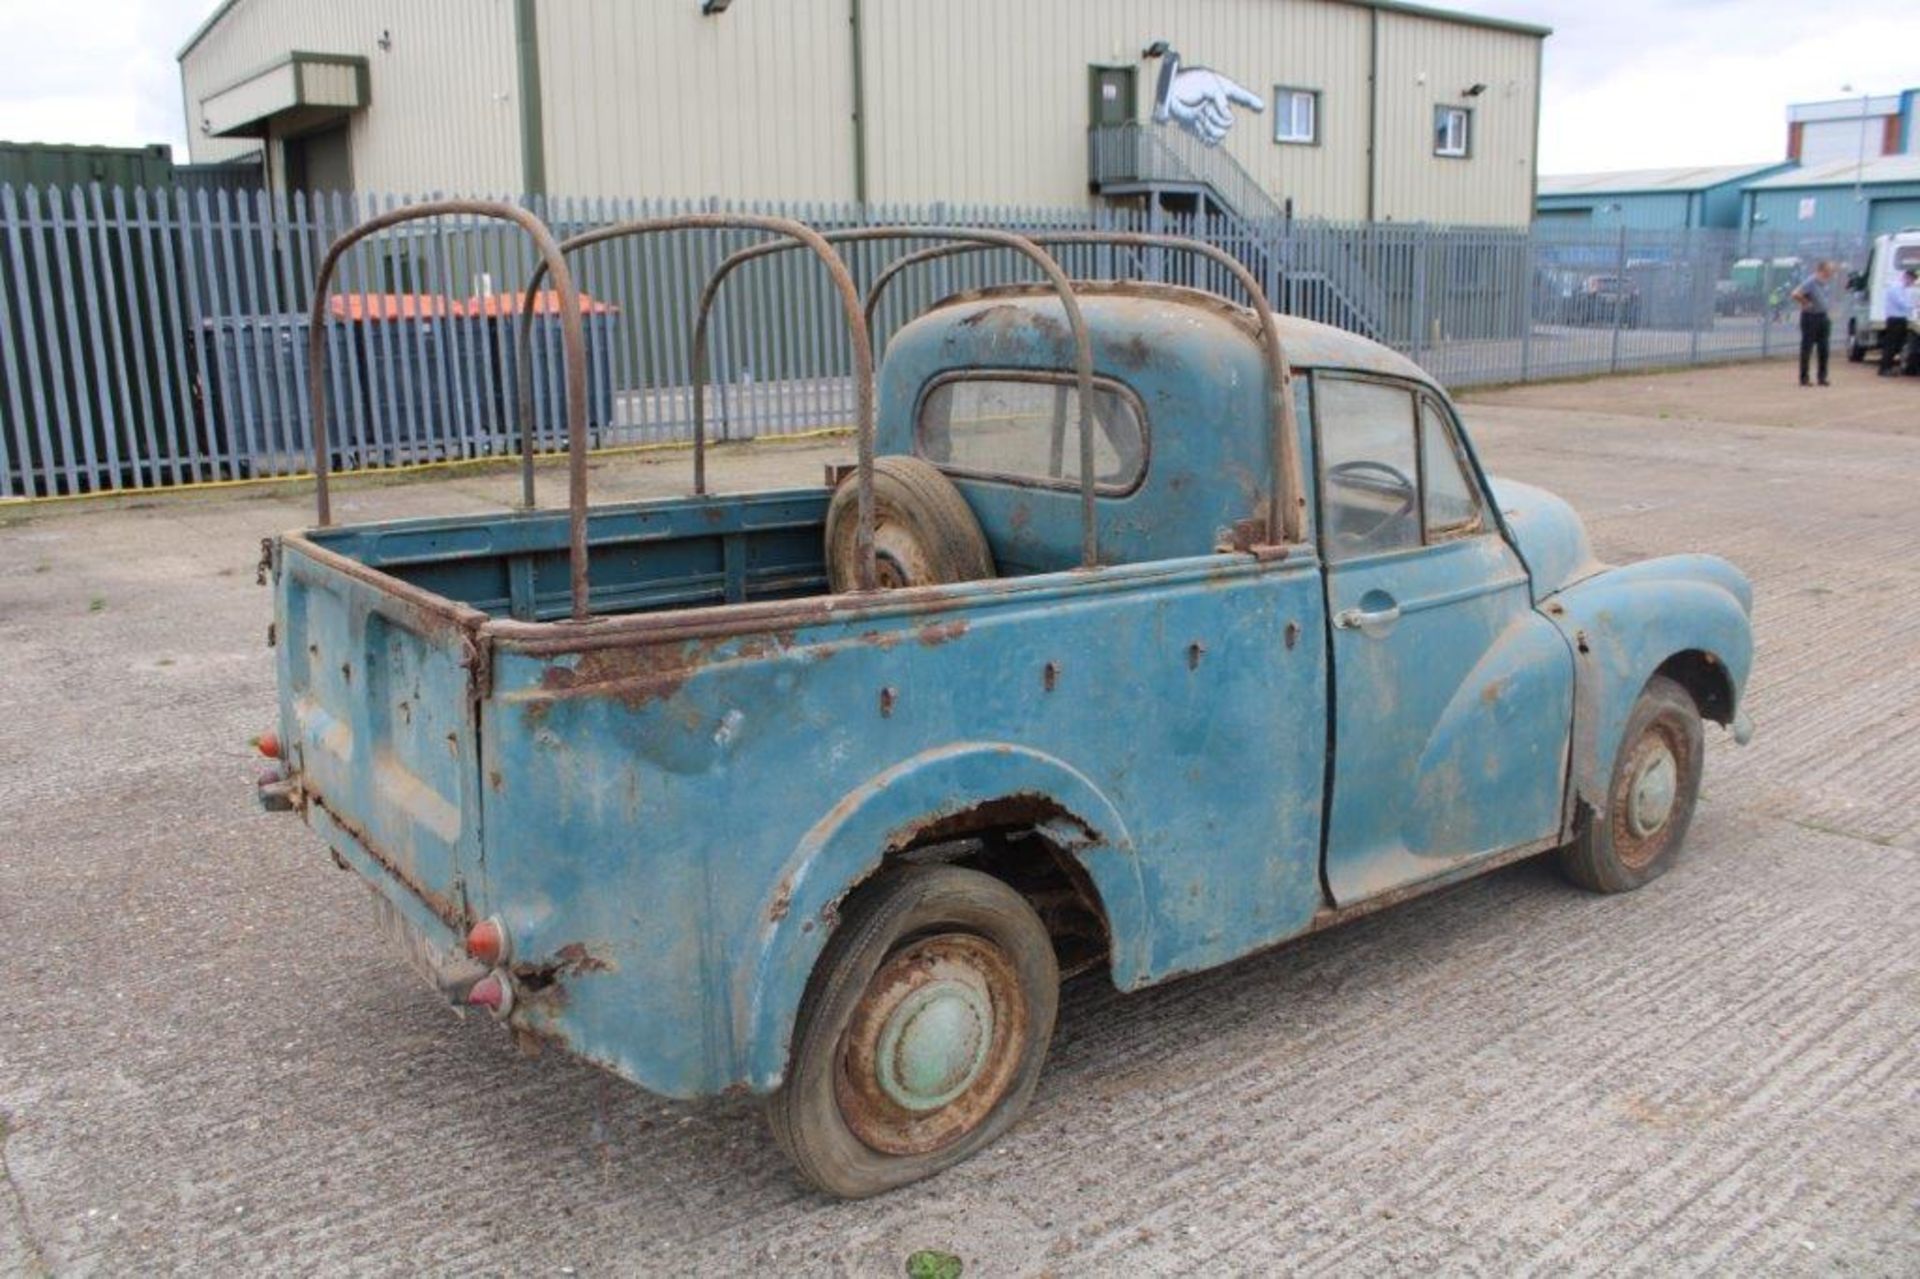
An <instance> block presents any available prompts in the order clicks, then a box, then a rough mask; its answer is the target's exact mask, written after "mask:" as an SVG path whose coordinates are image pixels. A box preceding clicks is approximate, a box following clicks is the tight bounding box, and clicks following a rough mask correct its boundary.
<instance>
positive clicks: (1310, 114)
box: [1273, 84, 1320, 146]
mask: <svg viewBox="0 0 1920 1279" xmlns="http://www.w3.org/2000/svg"><path fill="white" fill-rule="evenodd" d="M1273 140H1274V141H1275V142H1291V143H1294V144H1296V145H1300V146H1317V145H1319V142H1320V91H1319V90H1318V89H1290V88H1288V87H1287V86H1286V85H1284V84H1278V85H1275V86H1274V88H1273Z"/></svg>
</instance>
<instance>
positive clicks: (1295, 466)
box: [694, 231, 1307, 543]
mask: <svg viewBox="0 0 1920 1279" xmlns="http://www.w3.org/2000/svg"><path fill="white" fill-rule="evenodd" d="M825 234H826V238H827V239H828V240H833V241H838V240H842V239H846V240H852V239H865V238H878V237H869V236H863V235H861V234H860V233H859V232H858V231H850V232H835V231H829V232H826V233H825ZM903 238H904V237H903ZM1022 238H1024V239H1027V240H1030V241H1032V242H1033V243H1034V244H1036V245H1053V244H1089V245H1100V244H1105V245H1114V246H1117V247H1123V248H1158V249H1170V250H1173V251H1175V252H1181V253H1191V254H1195V255H1197V256H1199V257H1203V258H1206V259H1207V260H1209V261H1211V262H1214V263H1216V264H1218V265H1219V266H1221V267H1223V268H1224V269H1225V270H1226V271H1227V273H1228V274H1230V275H1232V276H1233V278H1234V280H1235V281H1236V282H1237V283H1238V284H1239V285H1240V287H1241V288H1242V289H1243V290H1245V292H1246V294H1247V298H1248V300H1249V301H1250V302H1251V303H1252V304H1253V310H1254V314H1255V316H1256V317H1257V318H1258V320H1259V322H1260V335H1261V346H1262V354H1263V356H1264V357H1265V360H1266V364H1267V387H1268V389H1267V407H1268V412H1269V416H1270V420H1271V423H1272V426H1271V432H1272V444H1271V447H1272V452H1273V468H1274V471H1273V484H1272V492H1271V493H1270V494H1269V496H1268V502H1267V530H1268V531H1267V537H1268V538H1269V539H1272V540H1275V541H1278V542H1281V543H1294V542H1300V541H1303V540H1304V539H1305V536H1306V532H1305V529H1306V501H1307V499H1306V485H1305V479H1304V471H1303V468H1302V465H1301V460H1300V446H1299V441H1300V435H1299V429H1298V426H1299V420H1298V416H1297V413H1296V410H1295V408H1294V402H1293V368H1292V365H1290V364H1289V363H1288V361H1287V357H1286V351H1285V349H1284V347H1283V346H1282V344H1281V341H1280V330H1279V324H1278V322H1277V320H1276V319H1275V318H1274V312H1273V306H1272V304H1271V303H1270V302H1268V300H1267V294H1266V290H1265V289H1263V288H1262V287H1261V286H1260V281H1259V280H1258V279H1257V278H1256V277H1255V276H1254V275H1253V273H1252V272H1251V271H1249V270H1247V268H1246V266H1245V265H1244V264H1242V263H1241V262H1240V261H1239V260H1238V259H1237V258H1235V257H1233V256H1232V255H1231V254H1229V253H1227V252H1226V251H1225V250H1223V249H1220V248H1217V247H1216V246H1214V245H1211V244H1207V243H1205V242H1204V241H1200V240H1194V239H1190V238H1188V237H1186V236H1178V235H1154V234H1150V233H1146V232H1135V231H1034V232H1031V233H1029V234H1027V235H1026V236H1024V237H1022ZM795 247H797V246H796V245H794V244H792V243H785V244H783V243H780V242H779V241H768V242H767V243H765V244H756V245H751V246H749V247H747V248H745V249H741V250H739V251H738V252H736V253H734V254H733V255H732V256H730V257H728V258H727V259H726V260H724V261H722V262H721V263H720V265H719V266H718V267H717V268H715V270H714V273H713V275H712V276H711V277H709V279H708V281H707V287H706V290H705V291H704V292H703V293H702V294H701V298H700V312H699V316H698V319H697V320H696V321H695V332H696V333H698V332H701V331H703V330H704V328H705V326H706V323H707V316H708V311H709V310H710V308H711V307H712V305H713V299H714V296H715V295H716V294H717V293H718V291H719V287H720V284H721V282H722V281H723V280H725V279H726V277H727V276H728V275H730V274H732V273H733V272H734V271H735V270H737V269H738V268H740V267H742V266H745V265H746V264H747V263H748V262H751V261H754V260H756V259H758V258H761V257H765V256H767V255H768V254H772V253H779V252H783V251H786V250H789V249H792V248H795ZM990 247H993V246H992V245H987V244H942V245H934V246H932V247H930V248H926V249H920V250H917V251H916V252H913V253H910V254H907V255H906V256H904V257H901V258H898V259H896V260H894V261H892V262H890V263H888V264H887V265H886V266H885V267H884V268H883V269H882V270H881V271H880V272H879V273H878V274H877V275H876V276H875V277H874V281H873V284H872V286H871V287H870V288H869V289H868V290H867V299H866V305H865V308H864V318H865V320H866V322H867V326H868V331H869V332H870V333H871V332H872V326H873V316H874V313H875V311H876V309H877V308H878V306H879V301H880V295H881V293H882V291H883V290H884V289H885V288H886V286H887V285H888V284H889V283H891V282H892V281H893V279H894V278H895V277H896V276H898V275H899V274H901V273H902V272H903V271H905V270H906V269H907V268H908V267H912V266H917V265H920V264H922V263H926V262H934V261H938V260H939V259H942V258H946V257H952V256H955V255H957V254H961V253H970V252H978V251H979V250H980V249H982V248H990ZM1074 317H1075V324H1076V326H1078V323H1079V321H1078V314H1077V308H1076V310H1075V312H1074ZM1086 399H1087V393H1086V390H1085V385H1084V384H1083V385H1082V388H1081V400H1082V404H1083V406H1084V404H1085V402H1086ZM1085 417H1086V414H1085V411H1084V408H1083V412H1082V422H1081V452H1082V454H1083V455H1084V454H1086V453H1087V452H1089V451H1090V449H1089V445H1088V438H1087V427H1086V422H1085ZM701 426H702V422H701V419H700V417H699V413H698V411H697V409H696V412H695V421H694V430H695V437H694V443H695V448H696V449H697V448H698V447H699V445H700V435H701V433H702V431H701ZM1081 465H1082V477H1083V479H1084V478H1085V477H1086V476H1087V475H1089V474H1090V473H1091V464H1090V463H1089V462H1088V461H1087V460H1086V458H1085V457H1084V456H1083V458H1082V463H1081ZM1091 494H1092V490H1091V486H1086V485H1083V495H1082V500H1083V504H1084V506H1085V507H1086V515H1085V518H1086V520H1087V521H1089V522H1090V521H1091V519H1092V516H1091V507H1092V502H1091Z"/></svg>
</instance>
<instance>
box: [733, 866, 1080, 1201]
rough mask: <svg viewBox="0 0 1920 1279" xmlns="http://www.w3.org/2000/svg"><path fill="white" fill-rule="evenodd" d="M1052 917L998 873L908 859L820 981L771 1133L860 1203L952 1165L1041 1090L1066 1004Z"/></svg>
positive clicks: (862, 908)
mask: <svg viewBox="0 0 1920 1279" xmlns="http://www.w3.org/2000/svg"><path fill="white" fill-rule="evenodd" d="M1059 1000H1060V970H1059V966H1058V964H1057V962H1056V960H1055V958H1054V952H1053V943H1052V939H1051V938H1049V937H1048V935H1047V929H1046V925H1045V924H1043V923H1042V922H1041V921H1040V917H1039V916H1038V915H1037V914H1035V913H1034V910H1033V907H1032V906H1030V905H1028V903H1027V901H1026V899H1025V898H1023V897H1022V896H1021V895H1020V894H1019V893H1017V892H1015V891H1014V890H1013V889H1012V888H1010V887H1008V886H1007V885H1006V884H1004V883H1002V882H1001V881H999V880H997V879H995V878H993V877H992V876H991V875H985V874H982V873H980V872H979V871H975V870H967V869H964V868H961V867H957V866H911V867H906V868H903V869H900V870H896V871H892V872H889V873H887V874H885V875H884V876H882V877H881V878H879V879H877V880H875V881H874V882H873V883H871V884H869V885H867V886H866V887H864V888H862V889H861V890H860V891H859V892H858V893H857V894H856V895H855V896H854V898H853V900H852V901H851V902H850V903H849V904H848V906H847V908H846V910H845V912H844V914H843V915H842V918H841V923H840V927H839V929H838V930H837V931H836V932H835V933H834V935H833V937H832V938H831V940H829V941H828V943H827V947H826V949H825V951H824V952H823V953H822V954H821V956H820V960H819V962H818V963H817V964H816V965H815V967H814V971H813V976H812V977H811V979H810V980H809V981H808V984H807V993H806V996H805V999H804V1000H803V1002H802V1003H801V1006H800V1016H799V1020H798V1024H797V1025H796V1027H795V1031H794V1039H793V1052H792V1057H791V1059H790V1061H789V1063H788V1069H787V1078H786V1082H785V1083H784V1084H783V1085H782V1086H781V1088H780V1090H779V1091H778V1092H777V1093H775V1094H774V1095H773V1097H772V1098H771V1099H770V1101H769V1103H768V1120H769V1122H770V1124H771V1127H772V1129H773V1136H774V1140H775V1141H776V1142H778V1143H779V1145H780V1148H781V1149H782V1150H784V1151H785V1152H786V1154H787V1157H788V1158H789V1159H791V1160H792V1161H793V1164H794V1167H795V1168H796V1169H797V1170H798V1171H799V1173H800V1175H801V1176H802V1177H803V1178H805V1179H806V1180H807V1181H808V1182H810V1183H811V1184H813V1185H814V1186H816V1187H818V1188H819V1189H821V1190H824V1191H826V1192H827V1193H828V1194H833V1195H840V1196H843V1197H845V1198H848V1199H861V1198H865V1197H867V1196H869V1195H876V1194H880V1193H882V1192H883V1191H887V1190H892V1189H894V1188H895V1187H898V1186H904V1185H906V1184H908V1183H909V1182H914V1181H919V1180H920V1179H922V1178H923V1177H930V1176H932V1175H933V1174H935V1173H937V1172H941V1171H943V1170H945V1169H947V1168H951V1167H953V1166H954V1165H955V1164H957V1163H960V1162H961V1161H962V1160H964V1159H967V1158H968V1157H970V1156H971V1155H973V1154H975V1153H976V1152H978V1151H980V1150H982V1149H984V1148H985V1147H986V1146H988V1145H990V1144H992V1143H993V1142H994V1141H995V1140H997V1139H998V1138H999V1137H1000V1135H1001V1134H1002V1133H1004V1132H1006V1130H1007V1129H1008V1128H1010V1127H1012V1126H1013V1124H1014V1122H1015V1121H1016V1120H1018V1119H1019V1117H1020V1115H1021V1114H1022V1113H1023V1112H1024V1111H1025V1110H1026V1108H1027V1103H1028V1101H1030V1100H1031V1099H1032V1097H1033V1090H1034V1086H1035V1085H1036V1084H1037V1083H1038V1082H1039V1078H1040V1070H1041V1067H1042V1066H1043V1065H1044V1064H1045V1062H1046V1056H1047V1046H1048V1044H1049V1043H1050V1042H1051V1041H1052V1038H1053V1023H1054V1016H1055V1014H1056V1012H1057V1011H1058V1008H1059Z"/></svg>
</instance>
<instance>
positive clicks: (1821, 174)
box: [1745, 155, 1920, 235]
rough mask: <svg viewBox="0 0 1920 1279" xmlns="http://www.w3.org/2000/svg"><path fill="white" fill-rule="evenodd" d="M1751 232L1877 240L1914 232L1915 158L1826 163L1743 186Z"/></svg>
mask: <svg viewBox="0 0 1920 1279" xmlns="http://www.w3.org/2000/svg"><path fill="white" fill-rule="evenodd" d="M1745 206H1746V218H1745V221H1746V224H1747V226H1749V227H1750V228H1751V229H1752V230H1754V231H1755V232H1762V231H1772V232H1776V233H1786V234H1791V233H1796V232H1811V233H1815V234H1828V233H1832V232H1840V233H1845V234H1854V235H1858V234H1862V233H1864V234H1867V235H1882V234H1885V233H1886V232H1888V231H1898V230H1899V229H1900V228H1902V227H1910V226H1915V227H1920V155H1883V156H1876V157H1870V158H1868V159H1866V160H1831V161H1828V162H1826V163H1824V164H1815V165H1809V166H1808V167H1806V168H1800V169H1791V170H1788V171H1787V172H1784V173H1778V174H1775V175H1773V176H1772V177H1767V178H1762V179H1760V180H1759V181H1757V182H1752V183H1750V184H1748V186H1747V190H1746V196H1745Z"/></svg>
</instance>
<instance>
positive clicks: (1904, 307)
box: [1880, 270, 1920, 377]
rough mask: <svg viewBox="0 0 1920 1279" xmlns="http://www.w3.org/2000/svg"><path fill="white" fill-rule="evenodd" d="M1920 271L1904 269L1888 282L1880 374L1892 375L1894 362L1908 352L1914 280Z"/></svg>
mask: <svg viewBox="0 0 1920 1279" xmlns="http://www.w3.org/2000/svg"><path fill="white" fill-rule="evenodd" d="M1917 278H1920V272H1914V271H1910V270H1909V271H1902V272H1901V273H1900V274H1899V275H1898V276H1896V277H1895V278H1894V279H1892V280H1890V281H1888V283H1887V296H1886V298H1885V299H1884V300H1885V302H1886V305H1887V327H1886V331H1885V332H1883V333H1881V335H1880V376H1881V377H1892V376H1893V375H1894V372H1895V368H1894V362H1895V361H1896V360H1899V359H1900V358H1901V356H1902V355H1904V354H1905V353H1906V349H1907V331H1908V329H1909V328H1910V327H1911V326H1912V324H1913V301H1914V298H1913V282H1914V280H1915V279H1917Z"/></svg>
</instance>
